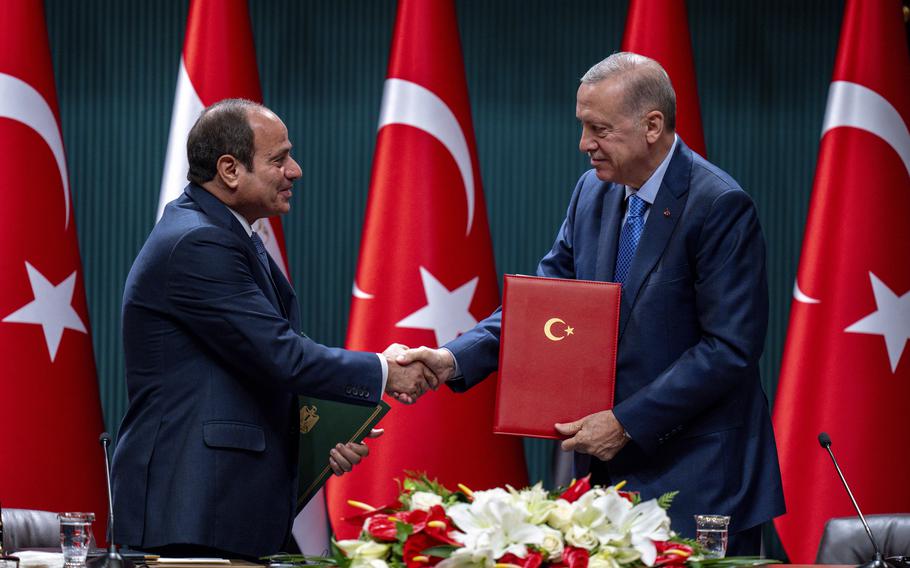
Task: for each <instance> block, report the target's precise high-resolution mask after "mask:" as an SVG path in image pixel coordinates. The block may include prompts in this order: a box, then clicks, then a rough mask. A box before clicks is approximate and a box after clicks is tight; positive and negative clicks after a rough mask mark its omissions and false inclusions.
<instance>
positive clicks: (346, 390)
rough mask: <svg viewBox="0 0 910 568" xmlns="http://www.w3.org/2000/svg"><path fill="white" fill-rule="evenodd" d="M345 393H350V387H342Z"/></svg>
mask: <svg viewBox="0 0 910 568" xmlns="http://www.w3.org/2000/svg"><path fill="white" fill-rule="evenodd" d="M344 392H345V394H351V387H349V386H348V387H344Z"/></svg>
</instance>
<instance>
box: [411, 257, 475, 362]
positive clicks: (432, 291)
mask: <svg viewBox="0 0 910 568" xmlns="http://www.w3.org/2000/svg"><path fill="white" fill-rule="evenodd" d="M420 279H421V280H422V281H423V290H424V293H425V294H426V296H427V305H426V306H424V307H422V308H420V309H419V310H417V311H416V312H414V313H412V314H411V315H409V316H408V317H406V318H404V319H403V320H401V321H400V322H398V323H396V324H395V327H410V328H415V329H432V330H433V331H434V332H435V333H436V345H443V344H445V343H448V342H449V341H452V340H453V339H455V338H456V337H458V334H459V333H461V332H464V331H467V330H469V329H471V328H472V327H474V326H475V325H476V324H477V320H476V319H474V316H472V315H471V312H470V311H468V309H469V308H470V307H471V301H472V300H473V299H474V291H475V290H476V289H477V282H478V281H479V280H480V277H479V276H475V277H474V278H472V279H471V280H469V281H468V282H466V283H465V284H462V285H461V286H459V287H458V288H456V289H455V290H452V291H449V289H448V288H446V287H445V286H443V285H442V284H441V283H440V282H439V280H437V279H436V277H434V276H433V275H432V274H430V271H429V270H427V269H426V268H424V267H422V266H421V267H420Z"/></svg>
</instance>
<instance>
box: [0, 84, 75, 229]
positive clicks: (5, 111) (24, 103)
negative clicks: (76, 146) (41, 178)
mask: <svg viewBox="0 0 910 568" xmlns="http://www.w3.org/2000/svg"><path fill="white" fill-rule="evenodd" d="M0 118H10V119H12V120H16V121H18V122H21V123H22V124H24V125H26V126H28V127H29V128H31V129H32V130H34V131H35V132H36V133H37V134H38V136H40V137H41V139H42V140H44V143H45V144H47V146H48V148H50V150H51V152H52V153H53V154H54V159H55V160H56V161H57V169H58V170H60V180H61V181H62V182H63V204H64V206H65V215H66V217H65V219H64V220H63V228H64V229H67V228H69V224H70V190H69V177H68V176H67V173H66V156H65V154H64V153H63V138H61V136H60V127H59V126H58V125H57V118H56V117H55V116H54V111H53V110H51V107H50V105H49V104H47V101H46V100H44V97H43V96H41V93H39V92H38V91H36V90H35V89H34V88H33V87H32V86H31V85H29V84H28V83H26V82H25V81H23V80H22V79H19V78H18V77H13V76H12V75H7V74H6V73H0Z"/></svg>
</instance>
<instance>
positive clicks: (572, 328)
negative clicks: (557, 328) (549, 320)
mask: <svg viewBox="0 0 910 568" xmlns="http://www.w3.org/2000/svg"><path fill="white" fill-rule="evenodd" d="M573 333H575V328H574V327H569V326H566V335H572V334H573Z"/></svg>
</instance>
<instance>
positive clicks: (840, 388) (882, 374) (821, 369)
mask: <svg viewBox="0 0 910 568" xmlns="http://www.w3.org/2000/svg"><path fill="white" fill-rule="evenodd" d="M908 124H910V56H908V54H907V44H906V38H905V36H904V26H903V18H902V15H901V3H900V2H899V1H898V0H875V1H869V0H850V1H848V2H847V7H846V12H845V15H844V24H843V27H842V31H841V38H840V47H839V48H838V53H837V63H836V66H835V70H834V79H833V81H832V83H831V88H830V90H829V92H828V108H827V111H826V112H825V120H824V126H823V129H822V139H821V147H820V149H819V155H818V165H817V167H816V171H815V184H814V186H813V190H812V200H811V203H810V208H809V219H808V221H807V223H806V233H805V237H804V239H803V249H802V257H801V258H800V264H799V271H798V274H797V281H796V285H795V286H794V291H793V295H794V300H793V302H792V306H791V308H790V327H789V331H788V334H787V344H786V348H785V351H784V359H783V365H782V368H781V377H780V386H779V387H778V394H777V400H776V402H775V407H774V427H775V431H776V432H777V440H778V450H779V452H780V458H781V460H780V461H781V471H782V474H783V482H784V495H785V497H786V501H787V510H788V511H789V512H788V513H787V514H786V515H784V516H783V517H780V518H778V519H777V521H776V525H777V529H778V532H779V534H780V537H781V540H782V541H783V544H784V547H785V549H786V551H787V553H788V555H789V556H790V560H791V561H792V562H795V563H811V562H812V561H813V560H814V558H815V554H816V548H817V546H818V542H819V539H820V537H821V533H822V528H823V525H824V523H825V521H826V520H827V519H828V518H830V517H836V516H847V515H854V514H855V513H854V509H853V507H852V505H851V503H850V500H849V498H848V497H847V494H846V492H845V491H844V489H843V487H842V485H841V482H840V480H839V478H838V476H837V473H836V472H835V470H834V466H833V465H832V464H831V461H830V458H829V457H828V455H827V452H825V451H824V450H822V449H821V448H820V447H819V445H818V442H817V441H816V436H817V435H818V433H819V432H821V431H825V432H828V433H830V435H831V438H832V440H833V441H834V444H833V450H834V451H835V453H836V454H837V456H838V459H839V460H840V464H841V467H842V469H843V471H844V475H845V476H846V478H847V479H848V481H849V483H850V486H851V489H853V492H854V494H855V496H856V500H857V501H858V502H859V505H860V507H861V508H862V509H863V512H864V513H894V512H906V511H907V510H910V484H908V483H907V471H910V454H908V452H907V451H906V446H907V443H906V437H907V401H908V400H910V355H908V351H910V350H908V349H906V342H907V339H908V338H910V263H908V259H910V223H908V222H907V218H906V217H907V212H908V211H910V134H908V128H907V125H908Z"/></svg>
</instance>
